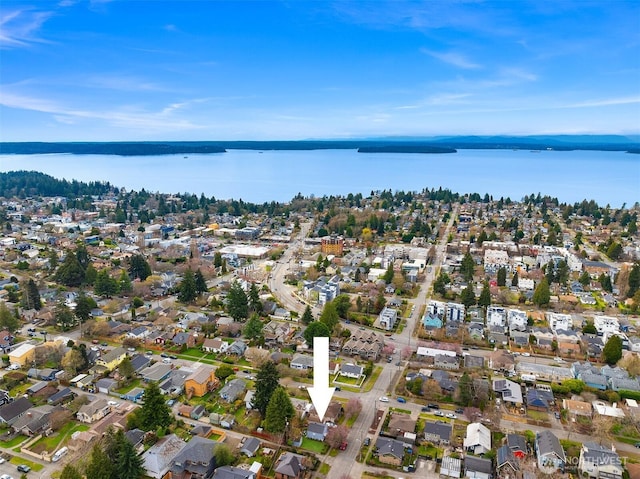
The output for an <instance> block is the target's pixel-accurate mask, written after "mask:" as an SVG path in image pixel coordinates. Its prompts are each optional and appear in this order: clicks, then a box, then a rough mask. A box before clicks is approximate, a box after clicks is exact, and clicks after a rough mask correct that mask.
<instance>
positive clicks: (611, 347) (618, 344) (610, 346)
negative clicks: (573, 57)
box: [602, 336, 622, 366]
mask: <svg viewBox="0 0 640 479" xmlns="http://www.w3.org/2000/svg"><path fill="white" fill-rule="evenodd" d="M620 358H622V339H620V337H619V336H611V337H610V338H609V339H608V340H607V343H606V344H605V345H604V348H603V349H602V360H603V361H604V362H605V363H607V364H609V365H610V366H613V365H614V364H616V363H617V362H618V361H620Z"/></svg>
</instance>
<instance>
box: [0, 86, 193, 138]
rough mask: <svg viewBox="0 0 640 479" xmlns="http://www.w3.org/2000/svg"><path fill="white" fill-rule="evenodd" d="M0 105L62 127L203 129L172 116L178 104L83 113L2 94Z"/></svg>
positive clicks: (188, 121) (154, 129)
mask: <svg viewBox="0 0 640 479" xmlns="http://www.w3.org/2000/svg"><path fill="white" fill-rule="evenodd" d="M195 101H200V100H195ZM0 105H3V106H5V107H8V108H16V109H21V110H30V111H36V112H40V113H48V114H51V115H52V117H53V118H54V119H55V120H56V121H58V122H60V123H64V124H73V123H75V122H77V121H80V120H102V121H105V122H106V123H107V124H108V125H110V126H115V127H120V128H134V129H141V130H145V131H149V130H153V131H164V132H171V131H172V130H199V129H202V128H204V126H202V125H198V124H195V123H193V122H191V121H190V120H187V119H184V118H178V117H175V116H174V115H172V113H173V112H174V111H175V110H177V109H179V107H178V106H177V105H180V104H172V105H168V106H167V107H165V108H163V109H161V110H160V111H147V110H144V109H141V108H139V107H136V106H122V107H117V108H113V109H105V110H86V109H76V108H73V107H68V106H66V105H63V104H61V103H58V102H54V101H50V100H45V99H42V98H38V97H31V96H26V95H20V94H13V93H10V92H3V95H2V97H0Z"/></svg>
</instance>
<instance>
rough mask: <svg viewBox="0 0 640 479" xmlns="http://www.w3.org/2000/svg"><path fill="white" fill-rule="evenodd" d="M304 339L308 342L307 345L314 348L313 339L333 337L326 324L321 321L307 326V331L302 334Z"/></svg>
mask: <svg viewBox="0 0 640 479" xmlns="http://www.w3.org/2000/svg"><path fill="white" fill-rule="evenodd" d="M302 337H303V338H304V340H305V341H306V342H307V345H308V346H309V347H310V348H312V347H313V338H315V337H324V338H329V337H331V331H330V330H329V328H328V327H327V325H326V324H324V323H322V322H320V321H313V322H312V323H310V324H309V326H307V329H305V330H304V332H303V333H302Z"/></svg>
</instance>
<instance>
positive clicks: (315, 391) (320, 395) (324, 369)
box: [308, 337, 336, 422]
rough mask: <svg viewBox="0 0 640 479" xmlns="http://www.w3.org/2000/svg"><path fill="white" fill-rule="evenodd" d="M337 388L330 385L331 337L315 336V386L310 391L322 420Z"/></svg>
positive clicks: (312, 400)
mask: <svg viewBox="0 0 640 479" xmlns="http://www.w3.org/2000/svg"><path fill="white" fill-rule="evenodd" d="M335 390H336V388H330V387H329V338H323V337H317V338H313V387H312V388H308V391H309V396H311V402H312V403H313V407H315V408H316V412H317V413H318V417H319V418H320V422H322V420H323V419H324V413H326V412H327V408H328V407H329V403H330V402H331V398H332V397H333V392H334V391H335Z"/></svg>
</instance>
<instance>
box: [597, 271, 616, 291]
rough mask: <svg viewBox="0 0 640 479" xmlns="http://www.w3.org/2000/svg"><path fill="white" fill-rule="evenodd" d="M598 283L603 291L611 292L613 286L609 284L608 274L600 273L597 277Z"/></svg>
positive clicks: (609, 277)
mask: <svg viewBox="0 0 640 479" xmlns="http://www.w3.org/2000/svg"><path fill="white" fill-rule="evenodd" d="M598 281H599V282H600V286H602V289H603V290H604V291H606V292H608V293H611V292H613V284H611V276H609V275H608V274H604V273H602V274H601V275H600V276H599V277H598Z"/></svg>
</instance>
